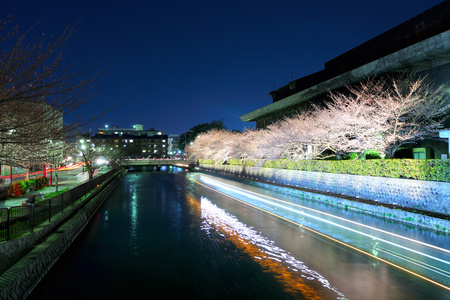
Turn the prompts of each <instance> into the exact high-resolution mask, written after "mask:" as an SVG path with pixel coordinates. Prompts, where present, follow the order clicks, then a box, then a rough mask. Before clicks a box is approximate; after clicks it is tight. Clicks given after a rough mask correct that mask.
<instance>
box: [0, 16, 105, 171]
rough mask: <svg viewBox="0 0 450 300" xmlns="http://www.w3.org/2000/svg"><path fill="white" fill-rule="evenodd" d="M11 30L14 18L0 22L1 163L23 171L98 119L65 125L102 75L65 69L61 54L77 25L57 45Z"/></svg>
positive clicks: (67, 66)
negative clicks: (27, 163) (49, 147)
mask: <svg viewBox="0 0 450 300" xmlns="http://www.w3.org/2000/svg"><path fill="white" fill-rule="evenodd" d="M11 24H12V18H8V19H5V20H2V21H0V43H2V45H3V46H4V47H3V48H2V50H1V51H0V64H1V66H2V67H1V68H0V161H1V162H2V163H7V164H9V165H13V166H23V163H24V161H30V162H33V163H35V162H37V161H38V160H39V159H38V158H39V157H40V155H39V153H38V152H41V151H45V150H44V149H45V148H46V145H48V144H49V141H57V140H62V139H64V138H67V137H68V136H70V135H72V136H73V132H74V131H75V129H77V128H79V127H81V126H83V125H85V124H86V123H88V122H90V121H92V120H93V119H95V118H97V117H94V118H90V119H88V120H85V119H83V118H81V117H76V116H74V117H73V118H72V121H71V122H67V120H66V121H65V124H64V126H63V124H62V118H63V116H67V115H68V114H73V113H75V112H76V110H77V109H78V108H80V107H81V106H82V105H84V104H85V103H86V102H88V101H89V100H90V98H91V95H92V92H93V90H94V88H95V86H96V82H97V80H98V76H99V74H100V72H101V71H100V70H99V69H98V67H97V66H94V67H90V68H86V67H81V68H80V69H75V65H72V64H66V63H64V60H63V55H62V50H63V48H64V46H65V45H66V44H67V41H68V40H69V38H70V37H71V36H72V35H73V34H74V33H75V32H76V31H77V30H78V26H77V24H72V25H69V26H68V27H67V28H66V29H65V30H64V31H63V33H62V34H61V35H60V36H59V37H58V38H56V39H52V38H50V39H47V38H46V37H45V36H42V37H41V38H39V39H33V38H32V37H30V35H31V33H32V31H33V30H32V29H31V30H29V31H27V32H26V33H24V34H20V33H19V30H18V27H17V26H13V25H11ZM101 115H102V114H101ZM101 115H100V116H101ZM100 116H98V117H100ZM55 124H58V125H60V126H53V125H55ZM50 127H51V129H49V128H50ZM27 153H33V154H30V155H27ZM24 156H29V157H24ZM30 157H32V158H33V159H31V158H30Z"/></svg>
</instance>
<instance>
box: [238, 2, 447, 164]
mask: <svg viewBox="0 0 450 300" xmlns="http://www.w3.org/2000/svg"><path fill="white" fill-rule="evenodd" d="M393 73H416V74H418V75H420V76H427V79H428V80H430V81H432V82H433V83H435V84H436V85H441V84H448V83H449V82H450V0H446V1H443V2H442V3H440V4H438V5H437V6H435V7H432V8H431V9H429V10H427V11H425V12H423V13H421V14H419V15H417V16H416V17H414V18H412V19H410V20H408V21H406V22H404V23H402V24H400V25H398V26H396V27H394V28H392V29H390V30H388V31H386V32H384V33H382V34H380V35H378V36H376V37H374V38H372V39H371V40H369V41H367V42H365V43H363V44H361V45H359V46H358V47H356V48H353V49H351V50H350V51H347V52H345V53H344V54H342V55H340V56H338V57H336V58H334V59H332V60H330V61H328V62H326V63H325V68H324V69H323V70H321V71H319V72H316V73H314V74H311V75H308V76H305V77H303V78H299V79H297V80H293V81H291V82H289V83H288V84H286V85H285V86H283V87H281V88H279V89H277V90H274V91H272V92H270V96H271V97H272V99H273V103H272V104H269V105H267V106H264V107H261V108H259V109H257V110H255V111H252V112H250V113H248V114H245V115H243V116H241V120H242V121H244V122H256V128H265V127H266V126H268V125H269V124H271V123H273V122H275V121H277V120H280V119H282V118H283V117H285V116H288V115H290V114H293V113H295V112H297V111H298V110H301V109H304V108H306V107H308V106H309V105H310V104H311V103H312V102H316V101H319V100H322V99H323V98H324V97H325V96H326V95H327V94H328V93H329V92H330V91H335V90H339V89H343V88H345V87H346V86H349V85H352V84H356V83H358V82H360V81H361V80H363V79H365V78H368V77H374V76H379V75H383V74H393ZM410 148H411V150H412V148H417V149H422V150H421V151H424V155H423V154H418V155H417V156H418V157H421V158H422V157H426V158H440V157H441V154H448V153H447V149H448V148H447V144H446V142H445V140H443V139H439V137H438V136H437V138H436V139H435V140H430V141H423V142H420V143H416V144H415V145H411V146H410ZM416 152H417V153H419V152H420V151H416ZM416 152H414V153H416ZM411 153H412V154H413V151H411ZM414 155H415V154H414ZM415 156H416V155H415Z"/></svg>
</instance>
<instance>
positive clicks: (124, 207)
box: [28, 168, 450, 299]
mask: <svg viewBox="0 0 450 300" xmlns="http://www.w3.org/2000/svg"><path fill="white" fill-rule="evenodd" d="M231 187H233V188H236V189H233V188H231ZM243 191H245V192H251V193H258V195H262V196H266V197H269V198H268V199H278V200H283V201H291V202H292V203H295V205H300V204H301V205H305V208H302V212H304V211H305V210H306V206H307V205H308V206H310V207H311V209H313V210H315V211H316V210H317V211H325V210H326V211H327V213H329V214H330V215H331V214H339V211H336V212H333V211H332V210H333V208H331V207H325V206H322V207H321V206H320V205H319V206H317V204H314V203H313V201H306V200H302V199H298V198H296V199H292V196H287V195H282V194H277V192H273V191H268V190H265V189H262V188H260V187H254V186H250V185H246V184H244V183H239V182H233V181H230V180H226V179H223V178H219V177H215V176H211V175H207V174H203V173H200V172H192V173H188V172H184V171H183V170H182V169H177V168H168V169H165V170H164V169H163V170H162V171H160V172H156V171H153V170H145V169H144V170H140V171H139V172H129V173H128V175H127V176H126V177H125V178H124V179H123V181H122V182H121V183H120V184H119V185H118V186H117V187H116V189H115V190H114V191H113V193H112V194H111V195H110V196H109V197H108V199H107V200H106V202H105V203H104V205H103V206H102V207H101V208H100V210H99V211H98V213H97V215H96V217H95V218H93V219H92V220H91V222H90V223H89V224H88V226H87V227H86V229H85V230H84V232H83V233H82V234H81V235H80V236H79V237H78V238H77V239H76V240H75V241H74V243H73V246H72V247H70V249H69V250H68V251H67V252H66V253H65V254H64V255H63V257H62V258H61V259H60V260H59V261H58V262H57V263H56V264H55V265H54V266H53V268H52V269H51V270H50V272H49V273H48V275H47V276H46V277H45V278H44V279H43V280H42V281H41V282H40V284H39V285H38V286H37V287H36V288H35V290H34V291H33V293H32V294H31V295H30V296H29V297H28V299H124V298H127V299H149V298H154V299H449V298H450V292H449V290H448V289H446V288H445V287H446V285H445V284H444V285H443V286H440V285H436V284H435V283H433V281H432V282H430V281H428V280H425V279H422V278H421V277H418V276H416V275H415V273H408V272H407V271H405V270H404V269H402V268H401V267H400V268H399V267H397V266H395V265H392V264H389V263H388V262H385V261H384V260H383V259H381V260H380V259H378V256H376V255H372V256H370V255H367V251H360V250H358V249H357V248H356V247H353V246H351V242H352V240H358V242H359V243H363V244H364V241H362V242H361V241H359V240H360V239H363V238H357V237H355V236H354V235H348V233H340V232H339V231H338V230H337V229H336V228H337V227H336V226H335V225H334V224H335V223H338V224H340V226H339V227H341V228H342V227H349V226H350V225H348V224H343V223H342V224H341V223H339V221H336V220H334V219H333V220H331V219H332V217H330V216H328V217H327V220H328V222H325V224H324V225H322V226H320V225H318V224H315V223H316V221H317V223H320V222H319V217H318V216H312V217H311V215H313V213H312V212H308V213H304V214H303V215H301V217H300V218H299V217H295V218H297V220H296V221H295V222H292V221H291V219H292V218H291V217H290V215H289V214H294V212H293V211H291V212H290V213H284V214H283V213H282V214H281V215H282V216H283V218H279V217H277V216H276V214H277V213H278V212H276V211H277V210H281V209H283V208H286V205H287V204H285V203H284V204H282V205H280V204H273V203H272V202H264V203H263V204H257V203H254V202H252V201H255V199H256V197H255V196H254V195H255V194H251V195H248V194H245V193H244V192H243ZM252 195H253V196H252ZM289 198H291V199H289ZM242 201H245V202H248V203H250V204H251V205H247V204H245V203H243V202H242ZM261 207H262V209H263V210H264V211H262V210H261V209H260V208H261ZM297 209H298V206H297ZM341 213H343V214H347V215H345V218H351V219H353V220H357V221H358V219H363V220H364V221H365V224H370V226H374V224H375V225H376V226H377V227H378V228H380V229H383V231H382V233H381V234H382V235H383V236H381V237H377V239H378V240H380V241H378V243H381V241H384V240H387V239H388V237H387V236H386V235H387V234H386V233H385V232H384V231H385V229H387V228H389V227H397V228H399V229H398V230H400V231H401V234H402V235H404V236H406V237H408V238H410V239H420V240H421V241H422V244H420V247H425V246H424V244H425V245H428V244H429V243H432V244H433V245H436V246H435V248H437V249H438V250H436V249H434V250H433V251H437V252H439V249H441V248H445V247H447V249H448V236H443V235H436V234H434V233H433V232H428V231H425V230H422V229H421V230H417V229H414V228H408V227H405V226H403V225H398V224H393V223H392V222H389V221H384V220H380V219H374V220H366V219H367V218H368V217H367V216H363V215H354V216H352V215H348V214H349V213H348V212H341ZM321 218H324V217H323V216H322V217H321ZM359 221H361V220H359ZM342 222H343V221H342ZM320 228H322V229H323V231H325V232H326V234H325V235H324V234H322V233H321V232H320V231H321V230H322V229H320ZM364 228H367V227H364ZM327 230H328V231H329V232H327ZM352 230H353V231H359V230H360V229H352ZM370 230H371V231H374V230H373V229H370ZM330 232H333V233H334V234H337V236H338V237H339V236H340V237H341V238H342V240H344V241H345V242H344V243H343V242H341V241H340V240H339V239H338V238H337V237H336V238H333V237H332V234H330ZM336 232H337V233H336ZM374 232H375V233H376V232H379V231H376V230H375V231H374ZM354 233H355V232H354ZM375 233H373V234H375ZM355 234H356V233H355ZM371 234H372V233H371ZM365 238H368V237H367V235H366V236H365ZM368 239H369V240H370V239H373V237H371V238H368ZM396 242H398V243H401V244H402V245H406V244H408V245H406V246H407V247H408V248H409V247H410V245H409V243H411V241H410V240H406V241H405V240H400V241H396ZM368 243H369V242H368ZM378 243H376V244H377V245H378ZM369 244H370V243H369ZM392 244H394V242H392V241H389V242H387V243H386V245H390V247H391V246H392ZM406 246H404V247H403V248H406ZM369 247H374V246H373V245H369ZM411 247H416V246H411ZM374 249H375V248H374ZM377 249H378V248H377ZM383 249H384V251H385V252H388V253H393V252H394V251H397V250H393V249H391V248H389V247H388V246H384V248H383ZM414 249H416V248H414ZM419 250H420V251H419ZM419 250H415V252H414V253H413V254H414V257H415V260H416V261H417V262H418V264H420V262H419V260H421V259H422V258H421V257H420V256H419V254H418V253H417V252H419V253H422V252H423V251H425V250H422V249H419ZM396 253H397V252H396ZM427 253H428V252H427ZM400 255H406V254H398V256H400ZM438 255H442V254H432V255H428V254H427V255H426V257H428V259H431V258H430V257H433V258H434V257H435V256H438ZM436 261H437V263H436V264H444V266H443V267H442V269H443V271H441V273H442V272H443V273H445V272H446V271H445V268H446V264H445V263H446V261H448V256H445V254H444V255H442V256H441V257H439V258H438V259H437V260H436ZM442 261H443V262H442ZM432 263H433V262H432ZM427 265H428V263H427ZM438 267H439V265H438V266H437V267H436V268H438ZM433 268H435V267H433ZM447 270H448V268H447Z"/></svg>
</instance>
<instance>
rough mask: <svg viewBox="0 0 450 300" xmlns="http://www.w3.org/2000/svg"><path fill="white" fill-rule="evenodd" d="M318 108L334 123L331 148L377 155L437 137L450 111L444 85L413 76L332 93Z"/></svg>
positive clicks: (375, 80) (378, 80)
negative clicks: (434, 85) (376, 152)
mask: <svg viewBox="0 0 450 300" xmlns="http://www.w3.org/2000/svg"><path fill="white" fill-rule="evenodd" d="M330 97H331V102H329V103H328V104H327V105H326V108H323V109H318V111H320V113H321V114H323V115H324V117H323V118H325V119H328V120H332V123H333V124H334V125H335V126H332V127H330V135H329V136H328V138H330V140H331V144H332V147H334V148H335V149H336V150H337V151H339V150H341V151H343V152H351V151H362V150H369V149H373V150H377V151H378V152H379V153H380V155H382V156H384V155H390V156H392V155H393V154H394V153H395V151H396V150H397V149H398V148H399V147H400V145H402V144H403V143H405V142H413V141H416V140H420V139H425V138H429V137H431V136H433V135H436V133H437V132H438V130H439V129H440V128H442V127H443V124H444V122H445V120H446V118H447V114H448V111H449V108H450V106H449V104H447V99H446V97H445V93H444V86H440V87H433V86H432V85H431V84H429V83H428V82H427V81H426V78H425V77H415V76H414V75H412V74H408V75H397V76H386V77H384V78H370V79H367V80H366V81H364V82H363V83H361V84H360V85H357V86H352V87H348V93H331V96H330Z"/></svg>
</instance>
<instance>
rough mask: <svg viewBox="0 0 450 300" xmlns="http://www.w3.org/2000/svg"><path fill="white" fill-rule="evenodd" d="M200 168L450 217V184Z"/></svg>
mask: <svg viewBox="0 0 450 300" xmlns="http://www.w3.org/2000/svg"><path fill="white" fill-rule="evenodd" d="M200 167H201V168H204V169H211V170H214V171H215V172H225V173H230V174H234V175H238V176H242V177H249V178H253V179H254V180H255V179H258V181H260V182H264V181H265V182H267V181H269V182H270V183H278V184H284V185H287V184H289V185H291V186H298V187H301V188H305V187H306V188H308V189H312V190H315V189H318V190H319V191H325V192H326V191H329V192H331V193H335V194H345V195H347V196H352V197H360V198H364V199H369V200H378V201H379V202H380V203H386V204H393V203H396V204H397V205H399V206H404V207H410V208H414V209H421V210H428V211H433V212H438V213H443V214H450V183H447V182H435V181H420V180H411V179H398V178H385V177H371V176H360V175H346V174H331V173H321V172H306V171H296V170H284V169H271V168H258V167H246V166H232V165H211V164H201V165H200Z"/></svg>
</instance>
